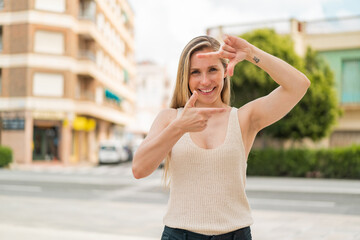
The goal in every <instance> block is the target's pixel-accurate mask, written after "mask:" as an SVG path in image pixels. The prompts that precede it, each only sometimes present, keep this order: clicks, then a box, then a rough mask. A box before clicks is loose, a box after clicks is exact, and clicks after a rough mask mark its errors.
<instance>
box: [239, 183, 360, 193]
mask: <svg viewBox="0 0 360 240" xmlns="http://www.w3.org/2000/svg"><path fill="white" fill-rule="evenodd" d="M246 190H247V191H262V192H301V193H303V192H306V193H335V194H360V188H350V187H346V188H345V187H344V188H339V187H324V186H319V187H309V186H274V187H271V186H266V187H264V186H263V185H255V184H248V185H247V186H246Z"/></svg>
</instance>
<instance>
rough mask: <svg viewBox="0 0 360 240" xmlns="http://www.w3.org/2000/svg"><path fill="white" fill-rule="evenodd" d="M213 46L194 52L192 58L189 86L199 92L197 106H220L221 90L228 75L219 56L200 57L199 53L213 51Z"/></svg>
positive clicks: (192, 90)
mask: <svg viewBox="0 0 360 240" xmlns="http://www.w3.org/2000/svg"><path fill="white" fill-rule="evenodd" d="M212 51H213V50H212V49H211V48H205V49H203V50H200V51H197V52H194V53H193V55H192V56H191V58H190V78H189V88H190V90H191V92H194V90H196V91H197V92H198V96H199V97H198V99H197V101H196V103H195V106H197V107H219V106H222V105H223V103H222V101H221V91H222V89H223V86H224V78H225V77H226V72H225V69H224V67H223V65H222V63H221V61H220V59H219V58H217V57H205V58H198V57H197V54H199V53H207V52H212Z"/></svg>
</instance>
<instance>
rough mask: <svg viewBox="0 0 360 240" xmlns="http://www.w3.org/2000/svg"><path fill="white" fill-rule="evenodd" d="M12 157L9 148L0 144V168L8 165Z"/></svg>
mask: <svg viewBox="0 0 360 240" xmlns="http://www.w3.org/2000/svg"><path fill="white" fill-rule="evenodd" d="M12 158H13V155H12V150H11V148H9V147H4V146H0V168H1V167H6V166H7V165H9V164H10V163H11V162H12Z"/></svg>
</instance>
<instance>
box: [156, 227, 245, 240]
mask: <svg viewBox="0 0 360 240" xmlns="http://www.w3.org/2000/svg"><path fill="white" fill-rule="evenodd" d="M161 240H251V230H250V227H245V228H241V229H238V230H236V231H233V232H229V233H225V234H221V235H203V234H199V233H195V232H190V231H187V230H184V229H179V228H171V227H168V226H165V228H164V231H163V234H162V236H161Z"/></svg>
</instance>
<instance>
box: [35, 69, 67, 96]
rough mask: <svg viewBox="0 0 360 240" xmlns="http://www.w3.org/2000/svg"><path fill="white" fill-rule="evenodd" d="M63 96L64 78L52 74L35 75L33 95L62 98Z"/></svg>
mask: <svg viewBox="0 0 360 240" xmlns="http://www.w3.org/2000/svg"><path fill="white" fill-rule="evenodd" d="M63 94H64V76H63V75H62V74H56V73H55V74H54V73H35V74H34V79H33V95H34V96H49V97H62V96H63Z"/></svg>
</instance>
